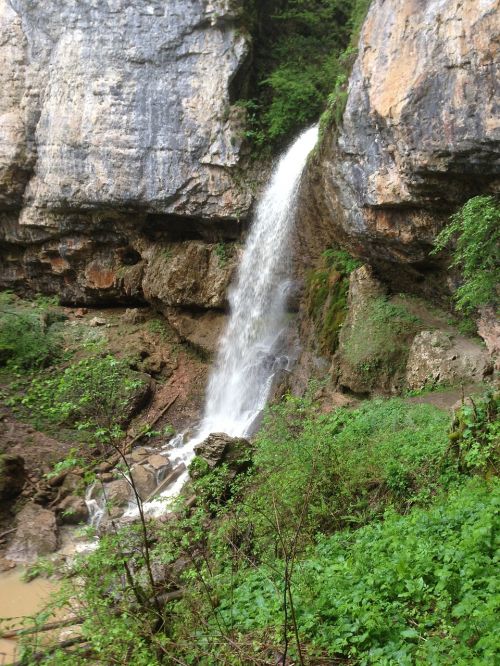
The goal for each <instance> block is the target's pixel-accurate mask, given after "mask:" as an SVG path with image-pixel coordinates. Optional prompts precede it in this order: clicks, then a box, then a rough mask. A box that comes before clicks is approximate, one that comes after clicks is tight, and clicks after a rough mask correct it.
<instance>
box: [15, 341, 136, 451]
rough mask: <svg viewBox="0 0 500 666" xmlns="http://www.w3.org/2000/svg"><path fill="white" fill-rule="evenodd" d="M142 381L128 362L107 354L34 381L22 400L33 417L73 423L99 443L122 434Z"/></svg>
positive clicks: (87, 359) (60, 422)
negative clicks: (135, 394) (90, 432)
mask: <svg viewBox="0 0 500 666" xmlns="http://www.w3.org/2000/svg"><path fill="white" fill-rule="evenodd" d="M141 383H142V381H141V380H140V379H137V378H136V377H135V376H134V375H133V373H131V371H130V370H129V368H128V365H127V362H126V361H125V360H122V359H117V358H115V357H114V356H112V355H110V354H108V355H106V356H102V357H97V358H85V359H82V360H81V361H78V362H76V363H73V364H71V365H70V366H68V367H67V368H66V369H65V370H64V372H62V373H57V374H54V375H53V376H51V377H39V378H35V379H34V380H33V381H32V383H31V386H30V387H29V389H28V391H27V393H26V395H25V397H24V398H23V399H22V400H21V402H22V404H23V405H24V406H25V407H28V408H29V409H30V410H31V411H32V414H33V416H35V417H38V418H41V419H46V420H48V421H53V422H55V423H59V424H62V423H74V424H76V425H77V427H78V428H80V429H82V430H91V431H92V432H93V434H94V436H95V437H96V439H98V440H107V439H109V438H110V437H118V436H120V434H121V430H120V427H119V426H120V424H122V423H123V422H124V421H125V420H126V418H127V408H128V406H129V405H130V402H131V400H132V398H133V396H134V393H135V392H136V390H137V389H138V388H139V387H140V385H141Z"/></svg>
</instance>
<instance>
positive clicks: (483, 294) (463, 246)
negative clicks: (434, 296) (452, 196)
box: [433, 196, 500, 314]
mask: <svg viewBox="0 0 500 666" xmlns="http://www.w3.org/2000/svg"><path fill="white" fill-rule="evenodd" d="M452 242H453V243H454V245H453V246H452V247H453V252H452V254H453V259H452V262H451V266H452V267H456V268H459V269H460V270H461V272H462V276H463V283H462V286H460V287H459V288H458V289H457V291H456V293H455V301H456V308H457V310H461V311H463V312H465V313H466V314H467V313H471V312H473V311H474V310H475V309H476V308H477V307H479V306H481V305H488V304H490V305H493V306H494V307H498V303H499V291H498V289H499V286H498V285H499V284H500V204H499V202H498V200H497V199H495V198H494V197H491V196H478V197H474V198H472V199H469V201H467V203H466V204H465V205H464V206H463V207H462V208H461V209H460V210H459V211H458V212H457V213H455V215H452V217H451V223H450V224H449V225H448V226H447V227H445V228H444V229H443V231H441V233H440V234H439V236H438V237H437V238H436V241H435V249H434V250H433V254H436V253H437V252H440V251H441V250H443V249H444V248H445V247H447V246H448V245H450V244H451V243H452Z"/></svg>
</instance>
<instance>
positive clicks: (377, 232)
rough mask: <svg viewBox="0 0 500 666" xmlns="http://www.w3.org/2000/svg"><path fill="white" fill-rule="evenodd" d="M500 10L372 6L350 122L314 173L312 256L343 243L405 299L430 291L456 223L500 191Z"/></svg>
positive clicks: (412, 2) (478, 5)
mask: <svg viewBox="0 0 500 666" xmlns="http://www.w3.org/2000/svg"><path fill="white" fill-rule="evenodd" d="M498 8H499V6H498V2H497V0H480V1H479V0H478V1H475V2H472V1H470V0H464V1H459V2H455V1H454V0H453V1H452V0H405V2H401V1H400V0H373V2H372V4H371V6H370V10H369V12H368V16H367V18H366V21H365V23H364V26H363V29H362V32H361V36H360V42H359V50H358V56H357V59H356V61H355V64H354V68H353V71H352V75H351V78H350V82H349V89H348V97H347V106H346V108H345V112H344V114H343V119H342V122H341V124H340V127H338V128H337V127H329V128H328V129H326V130H325V132H324V135H323V139H322V141H321V145H320V147H319V150H318V152H317V155H316V156H315V159H314V160H313V161H312V164H311V168H310V169H309V174H308V181H307V183H306V186H305V188H304V194H303V197H302V208H301V212H300V217H301V228H302V229H303V243H304V246H305V247H308V248H309V247H310V246H311V240H309V241H308V238H309V239H312V247H313V249H315V248H316V246H318V247H321V245H323V246H324V245H325V243H327V242H329V241H332V240H337V241H339V242H341V243H342V244H343V245H345V246H347V247H348V248H349V250H350V251H351V252H352V253H353V254H354V255H356V256H358V257H360V258H362V259H363V260H365V261H368V262H369V263H370V264H371V265H372V266H374V267H375V268H376V269H378V273H379V274H380V275H381V276H383V277H384V278H385V280H387V281H388V282H390V283H391V282H392V284H393V285H394V287H395V288H396V289H402V288H404V287H407V288H410V289H418V288H419V284H421V285H422V284H424V286H427V287H428V285H425V283H426V277H427V276H428V275H429V274H432V273H433V272H434V271H439V265H437V264H436V261H435V260H430V259H429V256H428V254H429V250H430V249H431V248H432V241H433V239H434V238H435V236H436V234H437V232H438V231H439V230H440V229H441V228H442V226H443V224H444V223H445V222H446V221H447V219H448V217H449V215H450V213H451V212H453V211H454V210H456V208H457V207H458V206H459V205H460V204H462V203H463V202H464V201H465V200H467V199H468V198H469V197H471V196H474V195H476V194H484V193H487V192H494V191H498V189H499V186H500V150H499V148H500V115H499V99H500V97H499V81H500V77H499V54H498V46H499V39H500V38H499V31H498ZM318 239H320V242H318ZM440 280H441V278H440ZM437 282H439V280H438V281H437ZM439 286H440V285H439V284H437V283H436V281H434V286H433V288H434V289H435V290H436V291H438V290H439ZM441 286H444V282H443V284H442V285H441Z"/></svg>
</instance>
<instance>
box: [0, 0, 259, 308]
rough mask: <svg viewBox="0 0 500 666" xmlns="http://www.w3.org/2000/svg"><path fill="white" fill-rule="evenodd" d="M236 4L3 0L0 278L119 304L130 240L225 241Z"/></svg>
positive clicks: (237, 124)
mask: <svg viewBox="0 0 500 666" xmlns="http://www.w3.org/2000/svg"><path fill="white" fill-rule="evenodd" d="M240 9H241V2H240V0H237V1H235V0H190V1H189V2H186V1H185V0H168V2H165V0H148V2H145V1H144V0H108V1H106V2H95V1H88V2H73V1H72V0H54V1H51V2H40V1H38V0H0V34H1V38H0V86H1V88H2V95H1V97H0V243H1V247H0V249H1V254H2V264H3V265H2V269H3V270H2V274H3V275H2V278H1V282H2V285H4V286H16V287H18V288H22V287H31V288H33V289H35V290H39V291H44V290H47V291H53V292H59V293H61V295H62V296H63V298H64V299H66V300H73V301H75V300H76V301H83V302H93V301H101V302H102V301H106V300H107V301H113V300H116V299H118V300H119V299H120V298H121V299H122V300H123V299H125V300H126V299H127V298H128V296H129V295H130V294H127V292H126V289H124V288H123V280H122V279H121V278H120V275H121V274H123V272H125V273H126V272H127V270H128V268H127V267H129V266H130V265H135V264H138V263H140V262H141V261H142V260H143V259H144V258H143V256H142V254H141V252H142V248H144V247H149V246H150V244H151V243H154V244H155V245H157V246H158V245H161V244H162V243H163V242H172V241H176V240H182V241H185V240H189V239H195V240H200V239H205V240H206V239H208V240H210V241H214V240H218V239H223V238H236V237H238V235H239V233H240V226H239V220H240V219H242V218H243V219H244V218H245V216H246V215H247V213H248V209H249V206H250V204H251V195H250V192H249V190H248V189H247V188H246V187H245V186H244V185H242V184H241V178H240V177H239V176H238V173H239V162H240V148H241V137H242V126H243V125H242V123H243V120H244V119H243V118H242V116H241V112H240V111H238V109H237V108H236V107H234V106H232V104H231V102H232V97H233V96H234V93H235V92H236V90H237V86H238V85H239V79H240V78H241V76H242V73H243V72H244V65H245V61H246V59H247V56H248V52H249V44H248V38H247V36H246V33H245V31H244V30H243V29H242V26H241V25H240ZM182 252H184V249H183V250H182ZM149 253H151V250H149ZM195 254H196V253H195ZM198 254H200V253H198ZM202 254H203V253H201V254H200V256H201V255H202ZM203 261H205V262H206V261H207V260H206V258H204V259H203ZM124 267H125V268H124ZM136 272H137V271H136ZM222 281H224V280H222ZM134 285H135V286H134V289H135V290H136V296H137V297H138V298H143V296H144V294H143V290H142V286H141V284H140V280H139V283H138V284H137V280H136V281H135V283H134ZM176 297H177V296H172V297H171V298H170V297H169V299H167V300H169V301H172V300H173V299H174V298H176ZM200 298H201V297H200ZM221 298H222V297H220V296H217V297H216V296H214V295H213V294H211V295H210V303H207V304H206V305H207V307H210V306H211V305H213V303H214V302H217V303H218V304H219V305H220V301H221ZM191 300H192V299H191ZM181 305H182V303H181Z"/></svg>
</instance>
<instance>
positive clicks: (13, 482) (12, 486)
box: [0, 453, 26, 500]
mask: <svg viewBox="0 0 500 666" xmlns="http://www.w3.org/2000/svg"><path fill="white" fill-rule="evenodd" d="M25 481H26V472H25V469H24V458H23V457H22V456H18V455H12V454H8V453H4V454H2V455H0V499H2V500H10V499H14V498H15V497H17V496H18V495H20V494H21V492H22V489H23V487H24V483H25Z"/></svg>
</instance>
